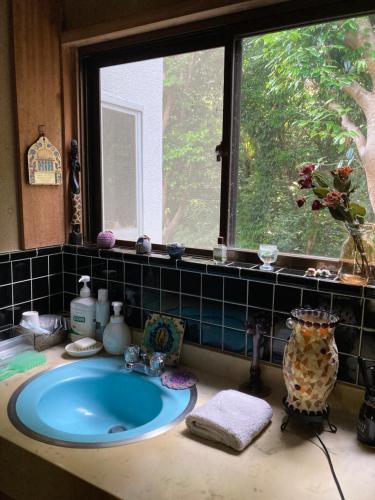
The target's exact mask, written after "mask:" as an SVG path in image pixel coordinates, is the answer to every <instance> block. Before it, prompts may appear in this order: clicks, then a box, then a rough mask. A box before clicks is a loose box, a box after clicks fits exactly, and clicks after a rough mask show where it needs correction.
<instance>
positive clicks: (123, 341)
mask: <svg viewBox="0 0 375 500" xmlns="http://www.w3.org/2000/svg"><path fill="white" fill-rule="evenodd" d="M112 306H113V311H114V314H113V316H111V320H110V322H109V323H108V325H107V326H106V327H105V330H104V334H103V344H104V349H105V350H106V351H107V352H108V353H109V354H114V355H115V356H119V355H120V354H121V355H122V354H124V351H125V348H126V347H129V345H130V344H131V340H132V339H131V333H130V328H129V327H128V325H127V324H126V323H125V322H124V316H122V315H120V311H121V308H122V302H112Z"/></svg>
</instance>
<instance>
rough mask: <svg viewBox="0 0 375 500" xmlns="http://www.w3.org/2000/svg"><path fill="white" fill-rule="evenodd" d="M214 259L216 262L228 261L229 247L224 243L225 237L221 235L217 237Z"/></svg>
mask: <svg viewBox="0 0 375 500" xmlns="http://www.w3.org/2000/svg"><path fill="white" fill-rule="evenodd" d="M212 255H213V259H214V262H215V263H216V264H223V263H224V262H226V261H227V247H226V245H225V244H224V238H223V237H222V236H219V237H218V239H217V245H215V246H214V248H213V252H212Z"/></svg>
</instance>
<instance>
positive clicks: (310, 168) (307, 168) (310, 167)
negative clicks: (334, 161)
mask: <svg viewBox="0 0 375 500" xmlns="http://www.w3.org/2000/svg"><path fill="white" fill-rule="evenodd" d="M314 170H315V165H314V164H313V163H308V164H307V165H304V166H303V167H302V170H301V171H300V173H299V175H311V174H312V173H313V172H314Z"/></svg>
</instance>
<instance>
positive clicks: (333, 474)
mask: <svg viewBox="0 0 375 500" xmlns="http://www.w3.org/2000/svg"><path fill="white" fill-rule="evenodd" d="M312 431H313V433H314V435H315V437H316V438H317V439H318V440H319V442H320V444H321V445H322V447H323V449H322V451H323V453H324V455H325V456H326V458H327V460H328V464H329V467H330V469H331V473H332V477H333V479H334V481H335V483H336V486H337V489H338V492H339V494H340V498H341V500H345V497H344V493H343V492H342V489H341V486H340V483H339V480H338V479H337V476H336V472H335V469H334V467H333V463H332V460H331V456H330V454H329V451H328V449H327V447H326V445H325V444H324V443H323V441H322V439H321V437H320V436H319V434H318V433H317V432H316V430H315V429H314V428H313V429H312Z"/></svg>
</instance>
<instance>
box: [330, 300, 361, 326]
mask: <svg viewBox="0 0 375 500" xmlns="http://www.w3.org/2000/svg"><path fill="white" fill-rule="evenodd" d="M362 306H363V299H359V298H354V297H346V296H344V295H334V296H333V302H332V309H333V310H334V311H335V312H336V313H337V314H338V315H339V317H340V321H341V322H342V323H345V324H346V325H357V326H361V321H362Z"/></svg>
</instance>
